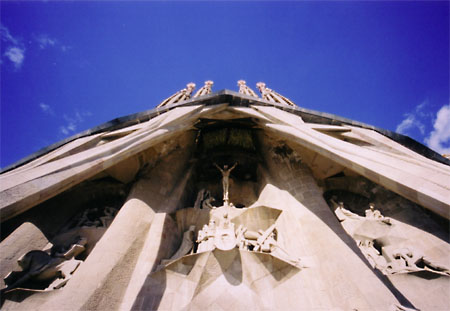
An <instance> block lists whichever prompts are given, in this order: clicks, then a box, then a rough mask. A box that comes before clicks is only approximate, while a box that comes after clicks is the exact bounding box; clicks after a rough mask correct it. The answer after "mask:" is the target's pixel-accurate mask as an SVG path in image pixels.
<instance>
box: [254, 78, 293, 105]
mask: <svg viewBox="0 0 450 311" xmlns="http://www.w3.org/2000/svg"><path fill="white" fill-rule="evenodd" d="M256 87H257V88H258V90H259V91H260V92H261V97H262V98H263V99H265V100H268V101H270V102H274V103H278V104H285V105H289V106H295V104H294V103H293V102H292V101H291V100H290V99H288V98H286V97H284V96H283V95H281V94H278V93H277V92H275V91H274V90H271V89H269V88H267V87H266V84H265V83H264V82H258V83H256Z"/></svg>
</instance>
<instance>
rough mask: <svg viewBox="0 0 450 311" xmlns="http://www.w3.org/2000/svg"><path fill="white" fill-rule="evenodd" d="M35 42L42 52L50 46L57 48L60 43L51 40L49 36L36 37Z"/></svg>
mask: <svg viewBox="0 0 450 311" xmlns="http://www.w3.org/2000/svg"><path fill="white" fill-rule="evenodd" d="M35 40H36V42H37V43H38V44H39V47H40V48H41V50H43V49H45V48H47V47H49V46H55V45H56V43H57V42H58V41H57V40H56V39H54V38H51V37H50V36H49V35H47V34H41V35H38V36H35Z"/></svg>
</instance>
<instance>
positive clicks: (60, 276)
mask: <svg viewBox="0 0 450 311" xmlns="http://www.w3.org/2000/svg"><path fill="white" fill-rule="evenodd" d="M86 244H87V239H86V238H85V237H81V236H79V237H77V240H76V241H75V242H74V243H72V244H71V245H69V247H67V248H64V247H59V248H58V247H52V248H50V250H47V251H45V250H33V251H30V252H28V253H26V254H24V255H23V256H22V257H20V258H19V259H18V260H17V263H18V265H19V267H20V268H21V269H22V270H21V271H12V272H10V273H9V274H8V275H7V276H6V277H5V279H4V280H5V284H6V285H7V287H6V288H4V289H2V293H6V292H8V291H11V290H13V289H17V288H21V287H23V286H26V283H27V282H28V281H35V282H36V281H37V282H51V283H50V285H48V286H47V288H46V289H44V290H45V291H49V290H54V289H59V288H61V287H63V286H64V285H65V284H66V283H67V282H68V281H69V279H70V278H71V277H72V275H73V273H74V272H75V270H76V269H77V268H78V266H79V265H80V264H81V263H82V261H81V260H77V259H75V257H77V256H78V255H80V254H81V253H83V252H84V251H85V249H86V248H85V246H86ZM23 289H27V288H26V287H25V288H23ZM29 290H33V289H29Z"/></svg>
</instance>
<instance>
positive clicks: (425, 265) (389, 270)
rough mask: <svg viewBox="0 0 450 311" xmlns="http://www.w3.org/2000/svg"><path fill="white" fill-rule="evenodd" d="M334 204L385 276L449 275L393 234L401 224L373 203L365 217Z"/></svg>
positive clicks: (409, 243) (338, 216) (373, 263)
mask: <svg viewBox="0 0 450 311" xmlns="http://www.w3.org/2000/svg"><path fill="white" fill-rule="evenodd" d="M331 202H332V204H333V205H334V206H335V207H336V210H335V214H336V216H337V218H338V219H339V221H340V222H341V224H342V226H343V227H344V229H345V231H347V233H348V234H349V235H350V236H352V238H353V239H354V240H355V241H356V243H357V245H358V247H359V248H360V249H361V251H362V253H363V254H364V256H365V257H366V259H367V260H368V261H369V263H370V265H371V266H372V267H373V268H376V269H379V270H380V271H382V272H383V273H384V274H398V273H411V272H420V271H428V272H431V273H435V274H439V275H445V276H450V270H449V269H448V267H446V266H444V265H442V264H440V263H437V262H434V261H433V260H432V259H430V258H428V257H427V256H426V255H425V254H423V252H422V250H420V249H418V248H416V247H415V246H414V245H412V242H411V241H409V240H405V239H402V238H401V237H397V236H396V235H395V234H394V233H392V232H393V229H394V227H396V226H402V223H400V222H395V221H394V220H393V219H390V218H388V217H384V216H383V215H382V214H381V212H380V211H379V210H376V209H375V205H374V204H370V207H369V209H367V210H366V212H365V217H362V216H359V215H357V214H355V213H352V212H351V211H349V210H347V209H345V208H344V204H343V203H342V202H339V203H336V202H335V201H334V200H333V199H331Z"/></svg>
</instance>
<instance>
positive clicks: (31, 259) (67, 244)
mask: <svg viewBox="0 0 450 311" xmlns="http://www.w3.org/2000/svg"><path fill="white" fill-rule="evenodd" d="M117 212H118V209H117V208H114V207H109V206H105V207H103V208H97V207H92V208H87V209H85V210H84V211H83V212H82V213H80V214H79V215H78V216H76V217H74V218H73V219H72V220H71V221H70V222H69V223H68V224H67V225H66V226H64V227H63V228H62V229H61V230H60V233H59V235H58V236H59V237H61V236H66V237H65V238H64V239H68V241H63V242H62V241H61V239H60V238H59V239H58V238H57V237H58V236H57V237H55V239H57V240H58V241H59V242H57V243H56V245H53V244H52V243H49V244H48V246H47V247H45V248H44V249H42V250H32V251H29V252H27V253H26V254H24V255H22V256H21V257H20V258H19V259H18V260H17V264H18V266H19V268H20V269H21V270H20V271H11V272H10V273H9V274H8V275H7V276H6V277H5V279H4V281H5V284H6V287H5V288H3V289H2V290H1V293H6V292H9V291H11V290H14V289H17V288H21V289H25V290H34V289H31V288H30V287H29V286H31V284H32V283H34V282H40V283H43V284H45V283H46V284H49V285H48V286H47V287H46V288H45V289H39V290H38V291H42V290H45V291H49V290H54V289H59V288H61V287H63V286H64V285H65V284H66V283H67V282H68V281H69V279H70V278H71V277H72V275H73V273H74V272H75V270H76V269H77V268H78V266H79V265H80V264H81V263H82V262H83V261H82V260H78V259H76V257H77V256H78V255H80V254H82V253H83V252H85V250H86V245H87V243H88V238H87V237H85V236H83V234H84V233H80V232H82V231H80V230H86V229H87V228H89V229H90V230H105V229H106V228H107V227H109V226H110V225H111V223H112V221H113V220H114V217H115V216H116V214H117ZM67 234H68V236H72V238H73V236H75V239H74V240H73V241H71V240H70V239H71V238H67ZM91 242H92V241H91Z"/></svg>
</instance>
